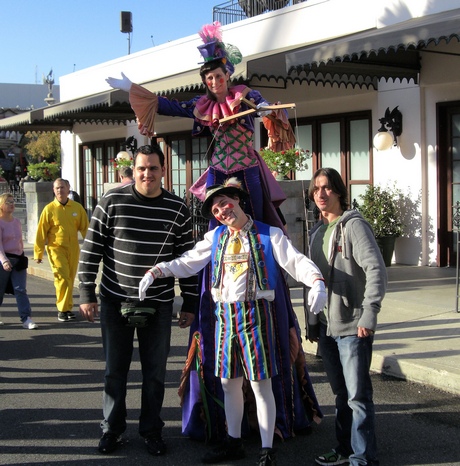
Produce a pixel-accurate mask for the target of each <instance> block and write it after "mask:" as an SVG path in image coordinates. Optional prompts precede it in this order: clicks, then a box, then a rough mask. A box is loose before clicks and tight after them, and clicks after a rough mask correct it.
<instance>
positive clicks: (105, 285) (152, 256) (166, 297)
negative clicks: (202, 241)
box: [78, 185, 198, 312]
mask: <svg viewBox="0 0 460 466" xmlns="http://www.w3.org/2000/svg"><path fill="white" fill-rule="evenodd" d="M193 245H194V239H193V235H192V223H191V218H190V211H189V209H188V207H187V206H186V204H185V203H184V202H183V200H182V199H180V198H179V197H177V196H175V195H173V194H171V193H170V192H168V191H166V190H164V189H162V194H161V195H160V196H158V197H155V198H146V197H144V196H142V195H140V194H139V193H138V192H137V191H136V190H135V188H134V185H128V186H123V187H119V188H115V189H113V190H110V191H109V192H108V193H107V194H106V195H105V196H104V197H103V198H102V199H101V200H100V202H99V204H98V205H97V207H96V209H95V210H94V212H93V216H92V218H91V222H90V226H89V229H88V233H87V235H86V238H85V242H84V244H83V246H82V249H81V254H80V264H79V272H78V277H79V280H80V302H81V303H93V302H96V293H95V287H96V283H95V282H96V277H97V273H98V270H99V263H100V262H101V260H102V261H103V269H102V278H101V285H100V295H101V296H103V297H104V298H106V299H111V300H116V301H128V302H130V301H137V300H138V287H139V282H140V280H141V279H142V277H143V276H144V275H145V273H146V272H147V270H148V269H149V268H151V267H152V266H153V265H155V264H156V263H158V262H161V261H169V260H172V259H175V258H176V257H179V256H180V255H182V254H183V253H184V252H185V251H188V250H189V249H192V248H193ZM174 280H175V279H174V278H173V277H170V278H162V279H158V280H156V281H155V283H154V284H153V285H152V286H151V287H150V288H149V290H148V293H147V296H146V299H145V301H143V302H142V303H141V305H143V306H149V307H155V304H157V305H158V304H159V303H170V302H172V300H173V299H174ZM179 285H180V288H181V296H182V297H183V299H184V303H183V307H182V310H183V311H185V312H195V308H196V304H197V302H198V292H197V277H196V276H193V277H189V278H186V279H180V280H179Z"/></svg>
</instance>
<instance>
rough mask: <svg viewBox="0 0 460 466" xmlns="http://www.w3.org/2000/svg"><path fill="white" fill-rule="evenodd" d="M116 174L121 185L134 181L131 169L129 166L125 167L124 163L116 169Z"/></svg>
mask: <svg viewBox="0 0 460 466" xmlns="http://www.w3.org/2000/svg"><path fill="white" fill-rule="evenodd" d="M118 175H119V177H120V181H121V184H122V185H125V184H133V183H134V178H133V169H132V168H131V167H127V166H125V165H123V166H121V167H120V168H119V169H118Z"/></svg>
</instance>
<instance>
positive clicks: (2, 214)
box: [0, 193, 38, 330]
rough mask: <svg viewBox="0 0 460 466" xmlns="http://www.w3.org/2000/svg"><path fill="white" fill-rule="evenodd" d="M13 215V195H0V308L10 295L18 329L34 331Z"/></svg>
mask: <svg viewBox="0 0 460 466" xmlns="http://www.w3.org/2000/svg"><path fill="white" fill-rule="evenodd" d="M13 213H14V197H13V195H12V194H9V193H5V194H2V195H0V261H1V264H2V267H1V268H0V305H1V304H2V303H3V296H4V295H5V292H12V293H13V294H14V297H15V298H16V303H17V305H18V312H19V318H20V319H21V322H22V326H23V327H24V328H25V329H28V330H34V329H36V328H37V327H38V325H37V324H36V323H35V322H34V321H33V320H32V318H31V314H32V310H31V307H30V301H29V297H28V296H27V290H26V282H27V264H28V260H27V257H26V256H25V254H24V243H23V241H22V226H21V222H20V221H19V220H18V219H17V218H14V216H13Z"/></svg>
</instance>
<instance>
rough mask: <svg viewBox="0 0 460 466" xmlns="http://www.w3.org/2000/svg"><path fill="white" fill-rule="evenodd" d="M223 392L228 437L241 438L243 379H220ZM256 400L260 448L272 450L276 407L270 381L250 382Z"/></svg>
mask: <svg viewBox="0 0 460 466" xmlns="http://www.w3.org/2000/svg"><path fill="white" fill-rule="evenodd" d="M221 382H222V389H223V390H224V395H225V396H224V406H225V417H226V418H227V429H228V435H230V436H231V437H233V438H241V422H242V421H243V414H244V398H243V389H242V388H243V377H238V378H237V379H221ZM251 387H252V391H253V392H254V396H255V398H256V405H257V421H258V423H259V430H260V437H261V440H262V448H272V446H273V434H274V431H275V421H276V405H275V397H274V395H273V390H272V381H271V379H266V380H260V381H258V382H257V381H253V380H252V381H251Z"/></svg>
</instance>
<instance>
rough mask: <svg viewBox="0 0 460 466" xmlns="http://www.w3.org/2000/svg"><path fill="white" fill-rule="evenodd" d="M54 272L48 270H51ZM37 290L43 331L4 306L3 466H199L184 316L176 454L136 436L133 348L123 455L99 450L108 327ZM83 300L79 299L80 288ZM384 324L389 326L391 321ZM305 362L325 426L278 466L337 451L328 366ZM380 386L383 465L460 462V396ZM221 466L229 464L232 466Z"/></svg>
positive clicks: (282, 452) (44, 286) (175, 372)
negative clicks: (159, 452)
mask: <svg viewBox="0 0 460 466" xmlns="http://www.w3.org/2000/svg"><path fill="white" fill-rule="evenodd" d="M45 267H48V264H46V263H45V264H44V265H43V268H44V269H45ZM32 268H33V266H32ZM393 270H394V271H396V268H395V269H393ZM432 279H433V280H435V279H434V278H432ZM28 292H29V297H30V299H31V303H32V309H33V318H34V319H35V321H36V322H37V323H38V325H39V328H38V329H37V330H25V329H23V328H22V327H21V324H20V321H19V318H18V313H17V308H16V302H15V300H14V297H12V296H10V295H7V296H6V297H5V300H4V303H3V305H2V307H1V308H0V312H1V314H2V317H1V320H2V321H3V322H4V325H3V326H2V327H0V464H5V465H16V466H19V465H24V464H28V465H52V466H60V465H81V466H98V465H110V466H139V465H146V464H161V465H163V466H181V465H196V464H200V459H201V457H202V456H203V454H204V453H205V452H206V450H207V449H208V448H209V446H207V445H205V444H204V443H203V442H197V441H192V440H190V439H188V438H186V437H184V436H183V435H182V433H181V408H180V406H179V398H178V395H177V389H178V385H179V378H180V374H181V371H182V368H183V366H184V362H185V357H186V351H187V339H188V332H187V331H186V330H185V331H184V330H181V329H179V328H178V325H177V318H176V316H175V315H174V314H173V315H172V328H173V330H172V341H171V343H172V345H171V353H170V356H169V359H168V371H167V379H166V394H165V401H164V405H163V410H162V417H163V419H164V421H165V424H166V425H165V428H164V430H163V434H164V437H165V440H166V443H167V445H168V453H167V455H166V456H164V457H161V458H157V457H152V456H151V455H149V454H148V452H147V451H146V449H145V446H144V445H143V442H142V439H141V438H140V437H139V435H138V433H137V428H138V417H139V406H140V389H141V380H142V375H141V369H140V363H139V356H138V352H137V349H135V350H134V354H133V362H132V365H131V371H130V377H129V383H128V396H127V409H128V412H127V421H128V428H127V431H126V433H125V438H126V442H125V444H124V445H123V446H122V447H121V448H120V449H118V450H117V451H116V452H115V453H113V454H111V455H101V454H100V453H99V452H98V451H97V443H98V440H99V437H100V428H99V423H100V421H101V418H102V386H103V377H104V360H103V354H102V347H101V336H100V326H99V324H98V323H97V322H96V323H94V324H90V323H88V322H86V321H83V320H81V319H80V316H78V315H77V319H76V321H72V322H58V320H57V315H56V309H55V308H54V302H55V296H54V286H53V283H52V281H51V280H48V279H44V278H38V277H36V276H34V275H30V276H29V278H28ZM292 294H293V299H294V301H296V300H298V299H300V298H299V297H298V296H300V295H301V290H300V289H293V290H292ZM74 296H75V301H76V302H78V293H77V290H75V294H74ZM422 301H423V300H422ZM75 310H77V309H75ZM433 314H434V315H436V312H433ZM445 314H446V316H447V317H446V316H444V315H443V314H442V312H441V311H439V312H438V317H437V318H436V317H434V318H435V319H436V320H437V321H442V322H443V325H439V323H438V324H437V325H435V326H433V325H432V324H430V325H428V324H426V325H425V324H423V326H424V327H426V330H425V334H424V335H422V336H421V338H424V340H426V341H429V340H430V337H432V336H433V334H432V333H430V331H431V330H432V329H433V328H434V329H436V328H440V329H441V328H442V329H443V330H445V321H447V320H448V319H452V320H453V317H457V316H456V315H454V316H452V311H450V312H448V311H445ZM407 322H410V325H408V324H407V323H406V324H405V325H403V324H402V323H401V324H398V325H399V328H400V329H404V328H406V329H407V328H408V327H414V328H416V329H419V328H420V326H417V325H413V322H414V320H413V319H412V320H411V319H409V318H408V319H407ZM416 322H417V321H416ZM420 322H423V320H420ZM430 322H432V321H431V320H430ZM382 325H383V326H384V327H385V325H386V324H382ZM394 325H396V324H394ZM398 325H397V326H398ZM420 325H422V324H420ZM388 326H389V328H388V329H387V330H382V331H381V332H379V333H382V334H383V332H384V331H385V332H387V333H388V334H390V335H391V333H392V331H391V324H388ZM401 331H402V330H401ZM436 339H439V338H437V337H436ZM380 341H381V343H380ZM394 341H395V342H396V341H397V340H396V339H395V340H394ZM399 343H400V342H399ZM378 344H382V345H383V344H385V345H387V346H390V345H394V346H393V351H395V350H396V349H399V348H400V347H401V346H402V345H399V346H397V345H396V343H393V342H390V343H389V340H385V339H383V338H382V337H381V340H379V343H378ZM422 346H423V345H420V346H419V348H422ZM450 348H452V347H451V346H450ZM418 351H419V352H420V351H421V350H420V349H419V350H418ZM446 351H448V350H447V349H446ZM449 351H452V350H451V349H449ZM306 357H307V365H308V367H309V371H310V375H311V377H312V382H313V386H314V388H315V391H316V394H317V396H318V400H319V402H320V405H321V407H322V410H323V413H324V415H325V417H324V419H323V421H322V422H321V424H319V425H315V426H314V428H313V430H312V432H311V434H310V435H299V434H298V435H297V436H296V437H295V438H292V439H288V440H286V441H285V442H279V441H278V442H277V443H276V444H275V446H276V448H277V449H278V466H287V465H293V464H295V465H297V464H301V465H313V464H314V460H313V459H314V456H315V455H318V454H322V453H325V452H326V451H328V450H329V449H330V448H331V447H332V446H334V444H335V439H334V412H335V407H334V397H333V395H332V393H331V389H330V387H329V384H328V382H327V379H326V377H325V374H324V370H323V367H322V361H321V359H320V358H318V357H316V356H315V355H314V354H311V353H310V354H307V355H306ZM372 379H373V384H374V400H375V404H376V411H377V419H376V424H377V437H378V440H379V448H380V460H381V465H382V466H384V465H392V466H405V465H418V466H422V465H423V466H426V465H443V466H451V465H459V464H460V451H459V447H458V439H459V438H460V422H459V420H458V413H459V412H460V397H458V396H452V394H450V393H447V392H443V391H441V390H436V389H434V388H432V387H431V386H428V385H422V384H418V383H411V382H406V381H402V380H400V379H396V378H392V377H387V376H385V375H382V374H378V373H374V374H373V375H372ZM245 443H246V449H247V458H246V459H244V460H240V461H238V462H233V463H232V464H234V465H241V466H249V465H254V464H255V463H256V460H257V457H258V449H259V437H258V435H257V434H254V435H253V436H252V437H251V438H248V439H245ZM222 464H223V466H228V465H229V464H230V463H222Z"/></svg>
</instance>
